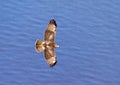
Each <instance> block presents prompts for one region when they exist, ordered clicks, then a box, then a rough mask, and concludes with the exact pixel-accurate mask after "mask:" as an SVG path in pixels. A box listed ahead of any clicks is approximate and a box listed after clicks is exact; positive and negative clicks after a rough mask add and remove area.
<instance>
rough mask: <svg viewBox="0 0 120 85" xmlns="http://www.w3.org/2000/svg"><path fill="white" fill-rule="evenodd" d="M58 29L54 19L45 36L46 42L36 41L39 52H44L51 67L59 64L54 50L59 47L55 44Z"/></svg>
mask: <svg viewBox="0 0 120 85" xmlns="http://www.w3.org/2000/svg"><path fill="white" fill-rule="evenodd" d="M56 27H57V24H56V21H55V20H54V19H52V20H50V22H49V24H48V27H47V29H46V31H45V34H44V42H42V41H41V40H37V41H36V50H37V52H41V51H43V50H44V55H45V59H46V61H47V63H48V64H49V65H50V66H51V67H52V66H54V65H55V64H56V62H57V60H56V54H55V52H54V48H56V47H59V46H58V45H56V44H55V42H54V38H55V35H56Z"/></svg>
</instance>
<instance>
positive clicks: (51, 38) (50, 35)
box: [44, 30, 55, 42]
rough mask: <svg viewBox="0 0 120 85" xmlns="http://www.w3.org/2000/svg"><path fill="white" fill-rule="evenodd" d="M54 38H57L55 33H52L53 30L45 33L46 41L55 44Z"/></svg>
mask: <svg viewBox="0 0 120 85" xmlns="http://www.w3.org/2000/svg"><path fill="white" fill-rule="evenodd" d="M54 38H55V33H54V32H53V31H51V30H46V31H45V36H44V40H45V41H51V42H54Z"/></svg>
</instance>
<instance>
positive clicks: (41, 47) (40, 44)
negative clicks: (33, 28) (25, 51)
mask: <svg viewBox="0 0 120 85" xmlns="http://www.w3.org/2000/svg"><path fill="white" fill-rule="evenodd" d="M35 48H36V51H37V52H41V51H43V50H44V49H45V47H44V42H43V41H41V40H36V43H35Z"/></svg>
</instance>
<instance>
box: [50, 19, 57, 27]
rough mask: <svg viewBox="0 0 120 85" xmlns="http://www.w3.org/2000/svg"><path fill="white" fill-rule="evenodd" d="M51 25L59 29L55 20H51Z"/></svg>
mask: <svg viewBox="0 0 120 85" xmlns="http://www.w3.org/2000/svg"><path fill="white" fill-rule="evenodd" d="M50 24H54V25H55V26H56V27H57V24H56V21H55V20H54V19H51V20H50Z"/></svg>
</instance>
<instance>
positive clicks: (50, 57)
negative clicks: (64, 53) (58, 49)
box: [44, 47, 57, 67]
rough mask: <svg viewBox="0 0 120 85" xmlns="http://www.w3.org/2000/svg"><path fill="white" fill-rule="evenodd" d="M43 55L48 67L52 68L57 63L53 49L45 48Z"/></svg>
mask: <svg viewBox="0 0 120 85" xmlns="http://www.w3.org/2000/svg"><path fill="white" fill-rule="evenodd" d="M44 55H45V59H46V61H47V63H48V64H49V65H50V67H53V66H54V65H55V64H56V63H57V60H56V54H55V52H54V48H53V47H46V49H45V51H44Z"/></svg>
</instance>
